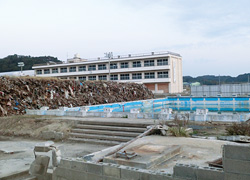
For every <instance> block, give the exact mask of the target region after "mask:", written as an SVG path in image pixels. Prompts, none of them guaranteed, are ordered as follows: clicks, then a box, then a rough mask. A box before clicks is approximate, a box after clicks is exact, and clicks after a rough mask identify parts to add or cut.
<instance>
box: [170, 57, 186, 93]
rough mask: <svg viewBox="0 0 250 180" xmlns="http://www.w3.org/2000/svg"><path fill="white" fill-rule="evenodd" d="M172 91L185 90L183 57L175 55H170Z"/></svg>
mask: <svg viewBox="0 0 250 180" xmlns="http://www.w3.org/2000/svg"><path fill="white" fill-rule="evenodd" d="M170 67H171V68H170V74H171V75H170V78H171V84H170V90H169V92H170V93H181V92H183V76H182V59H181V58H177V57H174V56H171V57H170Z"/></svg>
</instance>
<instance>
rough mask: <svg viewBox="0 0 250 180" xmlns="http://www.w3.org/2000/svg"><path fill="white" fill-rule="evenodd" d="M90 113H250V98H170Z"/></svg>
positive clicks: (91, 108)
mask: <svg viewBox="0 0 250 180" xmlns="http://www.w3.org/2000/svg"><path fill="white" fill-rule="evenodd" d="M88 107H89V111H93V112H103V108H113V109H114V110H113V112H130V109H134V108H139V109H140V110H141V112H151V113H152V112H154V113H157V112H160V111H161V109H162V108H172V109H173V110H177V111H195V110H196V109H208V110H209V111H214V112H217V111H223V112H224V111H225V112H249V111H250V98H249V97H245V98H244V97H235V98H234V97H228V98H227V97H216V98H215V97H214V98H212V97H206V98H205V97H168V98H163V99H150V100H143V101H132V102H124V103H113V104H102V105H96V106H88Z"/></svg>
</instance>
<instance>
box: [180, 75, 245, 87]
mask: <svg viewBox="0 0 250 180" xmlns="http://www.w3.org/2000/svg"><path fill="white" fill-rule="evenodd" d="M248 77H250V73H247V74H240V75H238V76H237V77H231V76H213V75H204V76H198V77H191V76H184V77H183V82H188V83H193V82H200V83H201V84H202V85H217V84H219V81H220V83H221V84H235V83H247V82H248ZM219 79H220V80H219Z"/></svg>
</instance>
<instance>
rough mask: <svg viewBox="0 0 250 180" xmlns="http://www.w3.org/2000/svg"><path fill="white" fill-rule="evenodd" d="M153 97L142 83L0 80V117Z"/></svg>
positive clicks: (23, 78) (25, 78)
mask: <svg viewBox="0 0 250 180" xmlns="http://www.w3.org/2000/svg"><path fill="white" fill-rule="evenodd" d="M150 98H153V94H152V92H151V91H150V90H148V89H147V88H146V87H145V86H144V85H143V84H135V83H119V82H112V81H110V82H109V81H74V80H59V79H52V78H51V79H48V78H46V79H45V78H30V77H18V78H17V77H0V116H8V115H14V114H24V113H25V109H40V108H41V107H42V106H48V107H49V108H50V109H57V108H58V107H60V106H66V107H76V106H86V105H96V104H106V103H114V102H123V101H135V100H142V99H150Z"/></svg>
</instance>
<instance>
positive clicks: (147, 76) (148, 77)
mask: <svg viewBox="0 0 250 180" xmlns="http://www.w3.org/2000/svg"><path fill="white" fill-rule="evenodd" d="M144 77H145V79H154V78H155V73H154V72H150V73H145V74H144Z"/></svg>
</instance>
